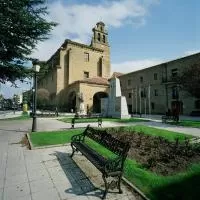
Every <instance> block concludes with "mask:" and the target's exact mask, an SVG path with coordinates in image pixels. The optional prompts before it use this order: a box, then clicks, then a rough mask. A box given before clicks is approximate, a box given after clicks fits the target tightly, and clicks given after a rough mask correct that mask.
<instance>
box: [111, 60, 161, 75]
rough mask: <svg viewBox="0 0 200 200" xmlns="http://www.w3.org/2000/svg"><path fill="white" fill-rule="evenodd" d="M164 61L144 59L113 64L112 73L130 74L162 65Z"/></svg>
mask: <svg viewBox="0 0 200 200" xmlns="http://www.w3.org/2000/svg"><path fill="white" fill-rule="evenodd" d="M162 62H163V60H161V59H144V60H132V61H126V62H122V63H116V64H115V63H113V64H112V71H113V72H122V73H129V72H133V71H138V70H140V69H144V68H147V67H152V66H154V65H156V64H160V63H162Z"/></svg>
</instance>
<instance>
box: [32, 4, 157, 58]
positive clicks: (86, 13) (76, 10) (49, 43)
mask: <svg viewBox="0 0 200 200" xmlns="http://www.w3.org/2000/svg"><path fill="white" fill-rule="evenodd" d="M157 2H158V0H142V1H138V0H120V1H119V0H113V1H111V0H104V1H103V3H102V1H100V2H99V3H96V4H86V3H79V4H68V3H67V2H66V1H65V2H64V0H62V1H61V0H60V1H53V2H52V3H49V5H48V8H49V15H48V16H47V18H48V20H51V21H55V22H57V23H59V25H58V26H57V27H55V28H54V30H53V31H52V35H51V37H50V39H49V40H46V41H44V42H42V43H39V44H38V46H37V51H35V52H34V53H33V56H34V57H35V58H39V59H40V60H47V59H48V58H50V56H51V55H52V54H53V53H54V52H55V51H56V50H57V48H59V47H60V45H61V44H62V43H63V42H64V40H65V39H66V38H69V39H71V40H75V41H79V42H83V43H88V42H90V40H91V33H92V28H93V27H94V26H95V24H96V23H97V22H98V21H103V22H104V23H105V24H106V25H107V26H108V27H115V28H119V27H121V26H123V25H125V24H131V25H132V26H135V27H138V26H141V25H144V24H145V18H146V16H147V15H148V10H149V6H151V5H154V4H156V3H157Z"/></svg>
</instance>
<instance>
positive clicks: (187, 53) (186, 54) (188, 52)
mask: <svg viewBox="0 0 200 200" xmlns="http://www.w3.org/2000/svg"><path fill="white" fill-rule="evenodd" d="M199 52H200V49H194V50H189V51H186V52H184V55H185V56H189V55H192V54H195V53H199Z"/></svg>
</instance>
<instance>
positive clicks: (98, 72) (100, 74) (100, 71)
mask: <svg viewBox="0 0 200 200" xmlns="http://www.w3.org/2000/svg"><path fill="white" fill-rule="evenodd" d="M97 76H100V77H102V65H101V64H99V65H98V69H97Z"/></svg>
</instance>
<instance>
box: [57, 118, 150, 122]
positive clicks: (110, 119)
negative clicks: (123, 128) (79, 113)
mask: <svg viewBox="0 0 200 200" xmlns="http://www.w3.org/2000/svg"><path fill="white" fill-rule="evenodd" d="M58 120H59V121H62V122H66V123H71V121H72V118H70V117H68V118H62V119H58ZM102 120H103V121H108V122H119V123H129V122H148V121H149V120H146V119H139V118H130V119H118V118H102ZM86 122H97V118H90V119H87V118H79V119H77V123H86Z"/></svg>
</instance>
